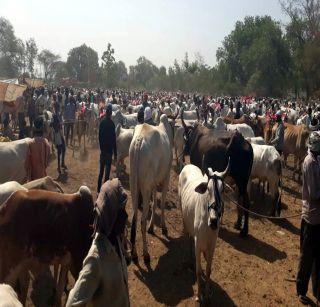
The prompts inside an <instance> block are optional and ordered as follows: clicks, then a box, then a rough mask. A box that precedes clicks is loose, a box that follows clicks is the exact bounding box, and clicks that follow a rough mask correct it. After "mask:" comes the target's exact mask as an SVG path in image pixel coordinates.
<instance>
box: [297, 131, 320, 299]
mask: <svg viewBox="0 0 320 307" xmlns="http://www.w3.org/2000/svg"><path fill="white" fill-rule="evenodd" d="M307 145H308V148H309V151H308V154H307V156H306V158H305V159H304V162H303V165H302V220H301V230H300V260H299V268H298V274H297V294H298V296H299V300H300V302H301V303H303V304H308V303H309V302H310V299H309V298H308V297H307V296H306V294H307V292H308V284H309V279H310V276H311V271H312V268H313V266H314V272H315V279H314V283H313V294H314V295H315V296H318V299H319V298H320V297H319V282H318V280H319V273H320V165H319V159H320V135H319V133H318V132H312V133H311V134H310V137H309V141H308V143H307Z"/></svg>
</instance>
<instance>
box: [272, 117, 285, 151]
mask: <svg viewBox="0 0 320 307" xmlns="http://www.w3.org/2000/svg"><path fill="white" fill-rule="evenodd" d="M276 122H277V123H278V126H277V129H276V133H275V136H274V139H273V140H271V141H270V144H271V145H273V146H274V147H275V148H276V150H277V151H278V152H279V154H280V156H281V155H282V151H283V145H284V125H283V122H282V117H281V111H278V112H277V113H276Z"/></svg>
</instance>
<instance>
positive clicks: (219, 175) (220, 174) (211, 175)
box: [208, 158, 230, 180]
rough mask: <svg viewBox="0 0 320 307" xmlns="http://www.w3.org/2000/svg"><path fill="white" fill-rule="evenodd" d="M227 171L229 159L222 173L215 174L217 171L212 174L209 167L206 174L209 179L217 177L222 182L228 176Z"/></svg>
mask: <svg viewBox="0 0 320 307" xmlns="http://www.w3.org/2000/svg"><path fill="white" fill-rule="evenodd" d="M229 170H230V158H229V160H228V165H227V167H226V169H225V170H224V171H223V172H217V171H215V172H214V171H213V170H212V168H211V167H210V168H208V172H209V176H210V177H218V178H220V179H222V180H223V179H224V178H225V177H226V176H227V175H228V173H229Z"/></svg>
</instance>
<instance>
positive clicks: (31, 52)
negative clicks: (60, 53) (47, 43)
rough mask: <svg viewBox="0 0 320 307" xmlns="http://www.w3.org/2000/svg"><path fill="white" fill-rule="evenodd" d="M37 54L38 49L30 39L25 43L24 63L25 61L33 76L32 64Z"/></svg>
mask: <svg viewBox="0 0 320 307" xmlns="http://www.w3.org/2000/svg"><path fill="white" fill-rule="evenodd" d="M37 54H38V47H37V44H36V42H35V40H34V39H33V38H30V39H29V40H27V41H26V61H27V68H28V70H29V72H30V74H31V76H33V73H34V63H35V60H36V58H37Z"/></svg>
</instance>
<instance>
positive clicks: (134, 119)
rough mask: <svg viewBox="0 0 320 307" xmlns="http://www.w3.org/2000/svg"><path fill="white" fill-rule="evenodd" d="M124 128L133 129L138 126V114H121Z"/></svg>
mask: <svg viewBox="0 0 320 307" xmlns="http://www.w3.org/2000/svg"><path fill="white" fill-rule="evenodd" d="M123 116H124V126H125V127H126V128H131V127H135V126H136V125H137V124H138V113H132V114H123Z"/></svg>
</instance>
